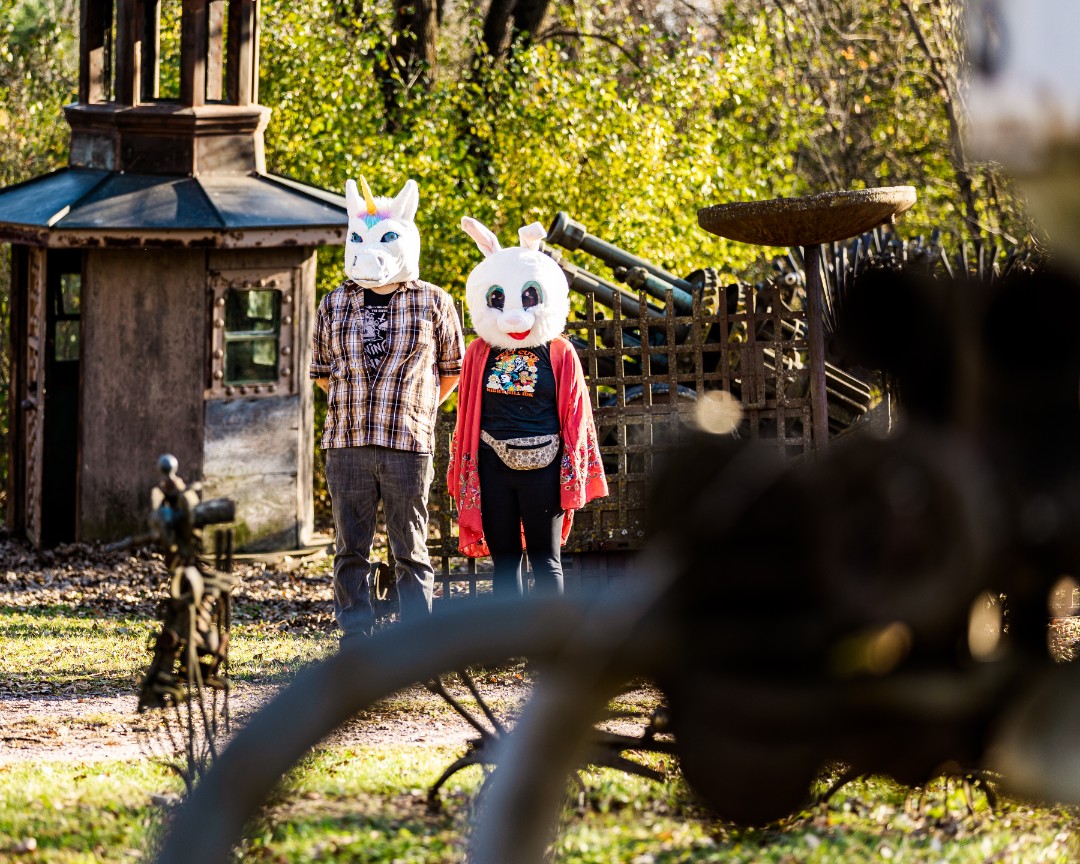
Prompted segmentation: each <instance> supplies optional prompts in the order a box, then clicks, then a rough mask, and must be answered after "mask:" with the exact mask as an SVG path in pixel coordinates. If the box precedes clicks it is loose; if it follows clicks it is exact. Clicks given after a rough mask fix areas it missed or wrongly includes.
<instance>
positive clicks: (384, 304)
mask: <svg viewBox="0 0 1080 864" xmlns="http://www.w3.org/2000/svg"><path fill="white" fill-rule="evenodd" d="M392 296H393V292H391V293H389V294H377V293H376V292H374V291H372V290H371V289H370V288H365V289H364V308H363V310H362V311H361V313H360V315H361V318H360V327H361V330H360V334H361V336H362V337H363V340H364V363H365V365H366V366H367V368H368V370H369V371H372V372H374V371H375V370H376V369H378V368H379V364H380V363H382V359H383V357H385V356H386V352H387V351H389V350H390V298H391V297H392Z"/></svg>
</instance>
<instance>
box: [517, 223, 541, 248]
mask: <svg viewBox="0 0 1080 864" xmlns="http://www.w3.org/2000/svg"><path fill="white" fill-rule="evenodd" d="M545 237H547V230H546V229H545V228H544V226H543V225H541V224H540V223H539V222H533V223H532V224H531V225H524V226H522V227H521V228H518V238H519V239H520V241H521V248H522V249H532V250H533V251H534V252H539V251H540V241H541V240H543V239H544V238H545Z"/></svg>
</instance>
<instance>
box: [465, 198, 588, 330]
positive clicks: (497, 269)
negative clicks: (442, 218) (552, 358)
mask: <svg viewBox="0 0 1080 864" xmlns="http://www.w3.org/2000/svg"><path fill="white" fill-rule="evenodd" d="M461 228H462V230H464V231H465V233H466V234H468V235H469V236H470V237H472V238H473V240H475V241H476V245H477V246H478V247H479V249H480V251H481V252H483V253H484V260H483V261H481V262H480V263H479V264H477V265H476V267H475V268H474V269H473V271H472V273H470V274H469V278H468V279H467V280H466V282H465V302H466V304H467V305H468V307H469V316H470V317H471V318H472V323H473V327H474V328H475V329H476V333H477V335H478V336H479V337H480V338H481V339H483V340H484V341H485V342H487V343H488V344H489V345H493V346H495V347H497V348H533V347H536V346H537V345H543V344H545V343H547V342H550V341H551V340H552V339H554V338H555V337H556V336H558V335H559V334H560V333H562V331H563V328H564V327H565V326H566V318H567V316H568V315H569V314H570V289H569V286H568V285H567V283H566V277H565V276H564V275H563V272H562V270H561V269H560V268H559V265H558V264H556V263H555V262H554V261H553V260H552V259H551V258H549V257H548V256H547V255H545V254H544V253H543V252H541V251H540V241H541V240H543V239H544V237H546V236H547V232H546V231H545V230H544V226H543V225H541V224H540V223H539V222H534V223H532V224H531V225H526V226H525V227H524V228H521V229H520V230H519V231H518V237H519V238H520V239H521V245H520V246H513V247H510V248H508V249H503V248H502V247H500V246H499V240H498V238H496V236H495V235H494V234H493V233H491V231H489V230H488V229H487V228H485V227H484V226H483V225H482V224H480V223H479V222H477V221H476V220H475V219H470V218H469V217H468V216H465V217H463V218H462V220H461Z"/></svg>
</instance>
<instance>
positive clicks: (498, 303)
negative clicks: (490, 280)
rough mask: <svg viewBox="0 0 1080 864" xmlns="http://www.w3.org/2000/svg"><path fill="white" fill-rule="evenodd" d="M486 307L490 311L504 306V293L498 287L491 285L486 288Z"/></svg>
mask: <svg viewBox="0 0 1080 864" xmlns="http://www.w3.org/2000/svg"><path fill="white" fill-rule="evenodd" d="M487 305H488V307H489V308H491V309H502V308H503V306H505V305H506V292H505V291H503V289H502V288H500V287H499V286H498V285H492V286H491V287H490V288H488V292H487Z"/></svg>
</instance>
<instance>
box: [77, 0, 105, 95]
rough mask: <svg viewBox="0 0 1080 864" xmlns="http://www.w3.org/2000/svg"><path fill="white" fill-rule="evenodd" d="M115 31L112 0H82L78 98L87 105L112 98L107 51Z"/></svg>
mask: <svg viewBox="0 0 1080 864" xmlns="http://www.w3.org/2000/svg"><path fill="white" fill-rule="evenodd" d="M111 32H112V3H111V2H109V0H82V2H81V4H80V15H79V101H80V102H82V103H83V104H85V105H88V104H91V103H95V102H106V101H108V98H109V82H108V77H107V76H108V71H109V70H107V69H106V68H105V60H106V58H105V53H106V46H107V45H108V40H109V37H110V34H111Z"/></svg>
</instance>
